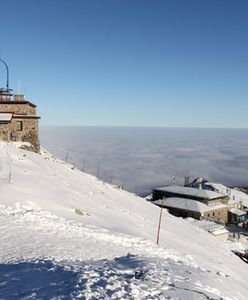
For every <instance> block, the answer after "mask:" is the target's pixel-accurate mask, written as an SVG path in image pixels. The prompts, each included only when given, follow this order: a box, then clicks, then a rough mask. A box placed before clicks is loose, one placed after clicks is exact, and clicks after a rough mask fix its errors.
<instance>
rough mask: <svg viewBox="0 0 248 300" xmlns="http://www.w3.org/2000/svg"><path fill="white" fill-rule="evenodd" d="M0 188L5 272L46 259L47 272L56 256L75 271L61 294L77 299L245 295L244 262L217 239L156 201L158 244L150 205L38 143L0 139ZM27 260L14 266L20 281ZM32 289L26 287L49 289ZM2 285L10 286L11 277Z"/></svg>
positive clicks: (153, 209)
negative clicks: (26, 146) (31, 148)
mask: <svg viewBox="0 0 248 300" xmlns="http://www.w3.org/2000/svg"><path fill="white" fill-rule="evenodd" d="M0 192H1V196H0V197H1V198H0V237H1V241H3V242H2V243H1V246H0V257H1V264H2V266H4V268H5V269H6V265H7V266H8V267H9V269H8V270H10V271H8V270H7V271H6V272H7V273H8V272H13V270H16V269H15V266H16V264H18V265H20V264H21V263H22V264H25V263H27V262H29V267H30V266H32V265H33V264H34V263H36V264H37V266H39V270H40V271H41V270H44V268H42V267H40V264H41V265H42V266H46V263H45V262H46V261H47V260H49V261H51V263H52V264H53V267H52V268H53V270H54V272H55V273H56V272H57V271H58V270H60V271H58V272H61V269H59V268H60V267H59V266H61V268H62V269H63V270H64V272H66V271H68V272H69V270H70V271H71V272H72V273H73V274H74V275H75V274H76V275H75V276H76V279H75V281H73V283H72V286H71V287H70V289H69V290H70V291H69V294H70V296H71V297H75V296H77V297H79V295H82V296H83V297H85V298H86V299H95V298H99V297H100V298H106V299H108V298H111V299H120V298H131V299H142V298H144V299H145V298H146V297H148V296H149V297H150V299H158V298H161V299H162V298H164V297H172V298H173V299H174V298H178V297H182V295H187V297H189V298H188V299H221V298H223V299H246V298H247V297H248V291H247V288H246V278H247V276H248V266H247V265H246V264H244V263H243V262H242V261H241V260H239V258H238V257H236V256H235V255H233V254H232V253H231V252H230V251H229V250H228V248H227V247H226V246H225V244H223V243H221V242H218V241H217V240H216V239H215V238H214V237H212V236H211V235H209V234H208V233H206V232H204V231H203V230H201V229H200V228H197V227H194V226H193V225H191V224H190V223H188V222H185V221H184V220H182V219H178V218H175V217H173V216H171V215H169V214H168V213H166V212H165V211H164V212H163V218H162V227H161V233H160V245H159V246H157V245H156V243H155V241H156V233H157V224H158V217H159V213H160V210H159V208H158V207H156V206H154V205H152V204H150V203H148V202H146V201H145V200H144V199H142V198H139V197H137V196H135V195H133V194H130V193H128V192H126V191H123V190H121V189H119V188H118V187H116V186H112V185H109V184H106V183H103V182H101V181H99V180H98V179H96V178H95V177H93V176H91V175H88V174H85V173H82V172H80V171H79V170H77V169H76V168H74V167H73V166H72V165H69V164H67V163H65V162H63V161H60V160H58V159H56V158H54V157H52V156H51V155H50V154H48V153H46V152H45V151H43V153H42V155H38V154H35V153H32V152H28V151H26V150H22V149H19V148H17V146H16V145H14V144H7V143H4V142H0ZM44 261H45V262H44ZM58 265H59V266H58ZM0 269H1V267H0ZM30 270H31V271H30V274H29V273H25V274H23V273H20V274H21V275H20V276H21V279H20V280H21V281H22V280H26V279H27V278H26V276H32V268H31V267H30ZM45 270H46V268H45ZM140 270H144V273H146V274H147V275H144V277H145V280H143V281H141V280H140V278H139V277H143V276H136V277H137V278H135V276H134V274H135V272H141V271H140ZM55 273H54V274H55ZM41 274H43V273H42V272H41ZM45 274H46V271H45V273H44V276H45ZM63 274H64V273H63ZM66 274H68V273H66ZM142 274H143V271H142V272H141V275H142ZM74 275H73V276H74ZM138 275H140V274H138ZM73 278H74V277H73ZM142 279H144V278H142ZM45 284H46V283H44V285H45ZM0 286H1V285H0ZM54 286H57V287H58V284H55V285H54ZM36 289H37V292H36V294H34V297H35V296H36V297H38V296H41V297H42V295H43V294H42V293H45V292H48V290H46V291H43V289H42V286H41V285H40V286H39V287H36ZM1 290H2V292H3V295H4V296H6V297H7V295H10V293H11V285H10V282H9V281H7V283H5V284H4V285H2V288H1V289H0V291H1ZM58 290H59V289H58ZM8 293H9V294H8ZM25 293H26V294H25ZM28 293H29V291H26V290H25V291H24V294H25V296H30V294H28ZM49 293H50V296H54V295H57V296H58V295H59V296H61V297H62V296H63V295H64V294H65V293H68V291H67V290H63V288H62V289H60V290H59V292H58V291H56V293H58V294H52V292H51V291H50V292H49ZM94 297H95V298H94ZM208 297H209V298H208ZM184 299H186V298H184Z"/></svg>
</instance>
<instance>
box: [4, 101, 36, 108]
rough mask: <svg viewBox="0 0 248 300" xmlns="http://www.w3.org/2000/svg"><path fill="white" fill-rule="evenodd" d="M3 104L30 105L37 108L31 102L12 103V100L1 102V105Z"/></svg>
mask: <svg viewBox="0 0 248 300" xmlns="http://www.w3.org/2000/svg"><path fill="white" fill-rule="evenodd" d="M1 104H28V105H30V106H32V107H36V105H35V104H33V103H32V102H29V101H12V100H10V101H0V105H1Z"/></svg>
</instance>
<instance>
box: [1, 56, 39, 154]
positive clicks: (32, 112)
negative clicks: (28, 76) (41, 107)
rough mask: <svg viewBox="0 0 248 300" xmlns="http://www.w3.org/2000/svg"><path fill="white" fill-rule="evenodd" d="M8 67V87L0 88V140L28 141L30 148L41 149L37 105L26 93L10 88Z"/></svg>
mask: <svg viewBox="0 0 248 300" xmlns="http://www.w3.org/2000/svg"><path fill="white" fill-rule="evenodd" d="M0 63H2V64H3V65H4V66H5V68H6V73H7V81H6V87H5V88H0V140H2V141H7V142H28V143H29V144H30V147H29V149H30V150H33V151H35V152H39V151H40V143H39V128H38V120H39V119H40V117H39V116H37V115H36V105H35V104H33V103H32V102H30V101H28V100H27V99H26V98H25V96H24V95H16V94H13V93H12V89H10V88H9V69H8V66H7V64H6V62H5V61H3V60H2V59H1V58H0Z"/></svg>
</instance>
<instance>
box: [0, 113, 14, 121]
mask: <svg viewBox="0 0 248 300" xmlns="http://www.w3.org/2000/svg"><path fill="white" fill-rule="evenodd" d="M12 116H13V114H12V113H0V122H10V121H11V119H12Z"/></svg>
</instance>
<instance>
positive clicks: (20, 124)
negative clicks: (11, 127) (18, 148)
mask: <svg viewBox="0 0 248 300" xmlns="http://www.w3.org/2000/svg"><path fill="white" fill-rule="evenodd" d="M22 129H23V122H22V121H17V128H16V130H17V131H22Z"/></svg>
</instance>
